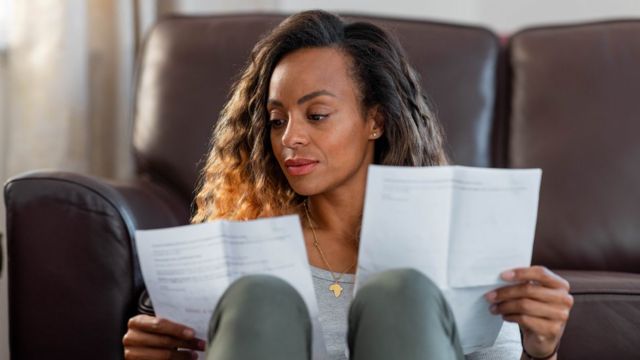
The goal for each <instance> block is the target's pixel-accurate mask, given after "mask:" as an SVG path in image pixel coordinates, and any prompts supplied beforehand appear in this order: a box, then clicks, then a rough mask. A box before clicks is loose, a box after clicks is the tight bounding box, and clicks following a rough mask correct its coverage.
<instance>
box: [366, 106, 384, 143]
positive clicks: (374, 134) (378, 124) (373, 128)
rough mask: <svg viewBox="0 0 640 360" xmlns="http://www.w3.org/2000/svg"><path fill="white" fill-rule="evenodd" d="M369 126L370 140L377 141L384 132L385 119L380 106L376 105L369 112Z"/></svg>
mask: <svg viewBox="0 0 640 360" xmlns="http://www.w3.org/2000/svg"><path fill="white" fill-rule="evenodd" d="M367 124H368V126H369V128H370V132H369V139H377V138H379V137H380V136H382V133H383V132H384V118H383V117H382V113H381V112H380V106H379V105H375V106H373V107H371V108H370V109H369V111H367Z"/></svg>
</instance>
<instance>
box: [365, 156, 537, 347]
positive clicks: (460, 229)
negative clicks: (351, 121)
mask: <svg viewBox="0 0 640 360" xmlns="http://www.w3.org/2000/svg"><path fill="white" fill-rule="evenodd" d="M541 175H542V171H541V170H540V169H486V168H470V167H462V166H439V167H390V166H376V165H372V166H370V167H369V175H368V178H367V190H366V196H365V208H364V214H363V223H362V232H361V238H360V251H359V258H358V269H357V272H356V292H357V290H358V288H359V287H360V286H361V285H362V284H363V283H364V282H365V281H366V280H367V278H369V277H370V276H372V275H374V274H375V273H378V272H380V271H383V270H387V269H392V268H406V267H410V268H415V269H417V270H419V271H421V272H422V273H424V274H425V275H427V276H428V277H429V278H430V279H431V280H433V282H434V283H435V284H436V285H438V287H439V288H440V289H441V290H442V291H443V293H444V295H445V298H446V299H447V301H448V303H449V306H450V307H451V309H452V311H453V313H454V317H455V319H456V325H457V327H458V332H459V335H460V338H461V339H460V340H461V342H462V346H463V349H464V352H465V353H470V352H473V351H476V350H478V349H481V348H484V347H489V346H491V345H492V344H493V343H494V342H495V339H496V337H497V335H498V332H499V331H500V328H501V326H502V319H501V317H500V316H497V315H492V314H491V313H490V312H489V304H488V303H487V302H486V301H485V300H484V298H483V295H484V294H485V293H487V292H489V291H490V290H492V289H495V288H498V287H501V286H504V285H506V283H505V282H504V281H502V280H500V279H499V274H500V273H501V272H502V271H505V270H508V269H512V268H516V267H526V266H529V265H530V262H531V253H532V249H533V238H534V232H535V224H536V217H537V210H538V195H539V189H540V179H541Z"/></svg>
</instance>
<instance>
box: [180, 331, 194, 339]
mask: <svg viewBox="0 0 640 360" xmlns="http://www.w3.org/2000/svg"><path fill="white" fill-rule="evenodd" d="M182 334H183V335H184V336H185V337H187V338H190V337H193V336H194V335H195V334H196V333H195V332H194V331H193V330H191V329H184V331H183V332H182Z"/></svg>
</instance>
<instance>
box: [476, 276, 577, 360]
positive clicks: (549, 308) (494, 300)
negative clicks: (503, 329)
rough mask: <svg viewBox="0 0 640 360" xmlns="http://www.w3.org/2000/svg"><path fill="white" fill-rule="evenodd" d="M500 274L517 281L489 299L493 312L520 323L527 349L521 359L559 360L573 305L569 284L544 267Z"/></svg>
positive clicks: (491, 294) (524, 346) (488, 297)
mask: <svg viewBox="0 0 640 360" xmlns="http://www.w3.org/2000/svg"><path fill="white" fill-rule="evenodd" d="M501 277H502V279H504V280H506V281H513V282H516V284H514V285H509V286H505V287H502V288H500V289H497V290H495V291H492V292H490V293H488V294H487V295H486V298H487V300H488V301H489V302H490V303H491V308H490V310H491V312H492V313H494V314H500V315H502V318H503V319H504V320H505V321H509V322H515V323H517V324H518V325H519V326H520V331H521V333H522V347H523V350H524V351H525V352H526V354H525V353H523V354H522V357H521V358H522V359H525V360H530V359H549V360H551V359H556V358H557V355H556V354H555V352H556V350H557V348H558V346H559V344H560V338H561V337H562V333H563V332H564V328H565V326H566V323H567V320H568V319H569V312H570V310H571V307H572V306H573V297H572V296H571V295H570V294H569V283H568V282H567V281H566V280H565V279H563V278H561V277H560V276H558V275H556V274H554V273H553V272H551V271H550V270H549V269H547V268H545V267H544V266H532V267H528V268H520V269H513V270H509V271H505V272H504V273H502V274H501ZM527 354H529V355H530V356H527Z"/></svg>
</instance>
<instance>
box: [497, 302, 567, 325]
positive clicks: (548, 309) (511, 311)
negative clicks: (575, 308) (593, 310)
mask: <svg viewBox="0 0 640 360" xmlns="http://www.w3.org/2000/svg"><path fill="white" fill-rule="evenodd" d="M490 310H491V312H492V313H493V314H501V315H526V316H532V317H537V318H544V319H548V320H555V321H561V322H566V321H567V320H568V319H569V309H568V308H565V307H560V306H554V305H550V304H547V303H543V302H540V301H535V300H531V299H518V300H511V301H504V302H501V303H498V304H493V305H492V306H491V308H490Z"/></svg>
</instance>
